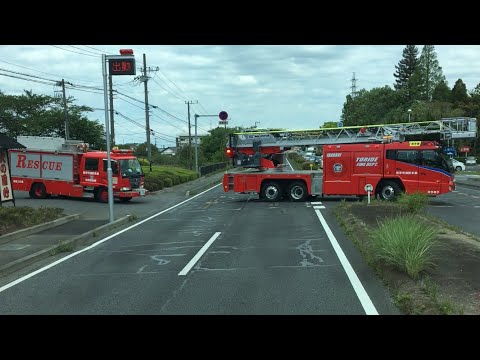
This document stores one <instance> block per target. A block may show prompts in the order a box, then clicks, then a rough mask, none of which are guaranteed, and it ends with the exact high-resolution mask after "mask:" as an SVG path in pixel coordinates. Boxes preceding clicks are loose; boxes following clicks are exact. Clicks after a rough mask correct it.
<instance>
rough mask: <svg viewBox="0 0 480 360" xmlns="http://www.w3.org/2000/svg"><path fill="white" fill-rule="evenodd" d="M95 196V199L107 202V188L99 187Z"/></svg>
mask: <svg viewBox="0 0 480 360" xmlns="http://www.w3.org/2000/svg"><path fill="white" fill-rule="evenodd" d="M95 195H96V196H95V198H96V199H97V201H99V202H101V203H106V202H108V190H107V188H104V187H102V188H99V189H98V190H97V192H96V194H95Z"/></svg>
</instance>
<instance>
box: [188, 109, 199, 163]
mask: <svg viewBox="0 0 480 360" xmlns="http://www.w3.org/2000/svg"><path fill="white" fill-rule="evenodd" d="M185 104H187V107H188V166H189V167H190V170H191V169H192V131H191V126H190V104H198V101H197V100H195V102H193V101H185Z"/></svg>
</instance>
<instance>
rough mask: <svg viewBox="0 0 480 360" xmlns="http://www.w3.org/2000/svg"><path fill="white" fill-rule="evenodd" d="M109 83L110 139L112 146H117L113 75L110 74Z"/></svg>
mask: <svg viewBox="0 0 480 360" xmlns="http://www.w3.org/2000/svg"><path fill="white" fill-rule="evenodd" d="M108 82H109V85H110V130H111V132H110V134H111V136H110V138H111V142H112V145H113V144H115V123H114V121H113V82H112V74H108Z"/></svg>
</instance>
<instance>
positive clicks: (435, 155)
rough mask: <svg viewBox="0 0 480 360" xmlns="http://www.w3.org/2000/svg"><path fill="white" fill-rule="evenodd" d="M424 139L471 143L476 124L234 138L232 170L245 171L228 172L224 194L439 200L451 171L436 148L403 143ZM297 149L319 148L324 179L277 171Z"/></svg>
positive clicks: (449, 187) (461, 121) (459, 121)
mask: <svg viewBox="0 0 480 360" xmlns="http://www.w3.org/2000/svg"><path fill="white" fill-rule="evenodd" d="M452 130H455V131H452ZM421 134H441V135H445V136H446V137H447V138H471V137H475V136H476V119H473V118H456V119H442V120H440V121H436V122H425V123H423V122H422V123H409V124H393V125H372V126H361V127H360V126H359V127H342V128H334V129H319V130H301V131H285V130H282V131H271V132H269V131H262V132H257V133H253V132H249V133H248V132H247V133H246V132H244V133H236V134H232V135H231V136H230V139H229V143H228V144H227V150H226V152H227V155H228V156H229V157H230V158H232V159H233V163H234V165H235V166H241V167H245V168H250V169H248V170H247V171H243V172H226V173H225V174H224V178H223V189H224V191H225V192H228V191H234V192H237V193H257V194H259V196H260V198H261V199H264V200H267V201H278V200H280V199H281V198H282V197H284V196H286V197H288V198H289V199H290V200H291V201H304V200H305V199H306V198H307V197H308V196H309V195H321V196H324V195H340V196H344V195H345V196H346V195H356V196H365V195H367V190H366V189H368V188H371V189H372V190H371V191H372V194H375V195H377V196H378V197H379V198H381V199H384V200H392V199H394V198H395V197H396V196H397V195H399V194H400V193H402V192H405V193H414V192H421V193H425V194H427V195H430V196H437V195H440V194H445V193H448V192H450V191H453V190H454V189H455V183H454V175H453V174H452V168H451V166H449V164H448V162H447V160H446V159H445V158H444V157H443V156H442V154H441V147H440V146H439V144H438V143H437V142H435V141H405V135H421ZM299 145H302V146H306V145H323V173H322V172H321V171H309V170H305V171H293V169H292V170H288V169H286V168H285V166H282V164H285V162H286V157H285V155H286V151H287V150H289V149H291V148H292V147H295V146H299ZM367 185H370V186H367Z"/></svg>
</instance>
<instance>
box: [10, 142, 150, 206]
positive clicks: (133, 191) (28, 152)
mask: <svg viewBox="0 0 480 360" xmlns="http://www.w3.org/2000/svg"><path fill="white" fill-rule="evenodd" d="M17 141H18V142H19V143H20V144H22V145H24V146H25V147H26V148H25V149H10V150H9V156H10V165H11V176H12V186H13V190H19V191H28V192H29V194H30V197H32V198H37V199H43V198H45V197H48V196H50V195H64V196H71V197H83V198H94V199H95V200H97V201H100V202H108V178H107V153H106V152H105V151H89V149H88V144H85V143H84V142H82V141H77V140H65V139H63V138H53V137H37V136H19V137H18V138H17ZM110 161H111V168H112V183H113V196H114V197H115V198H119V199H120V200H121V201H123V202H126V201H129V200H131V199H132V198H136V197H139V196H145V194H146V193H147V190H146V189H145V188H144V174H143V171H142V168H141V166H140V163H139V162H138V159H137V158H136V157H135V156H134V155H133V150H123V149H122V150H120V149H113V150H112V151H111V155H110Z"/></svg>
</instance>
